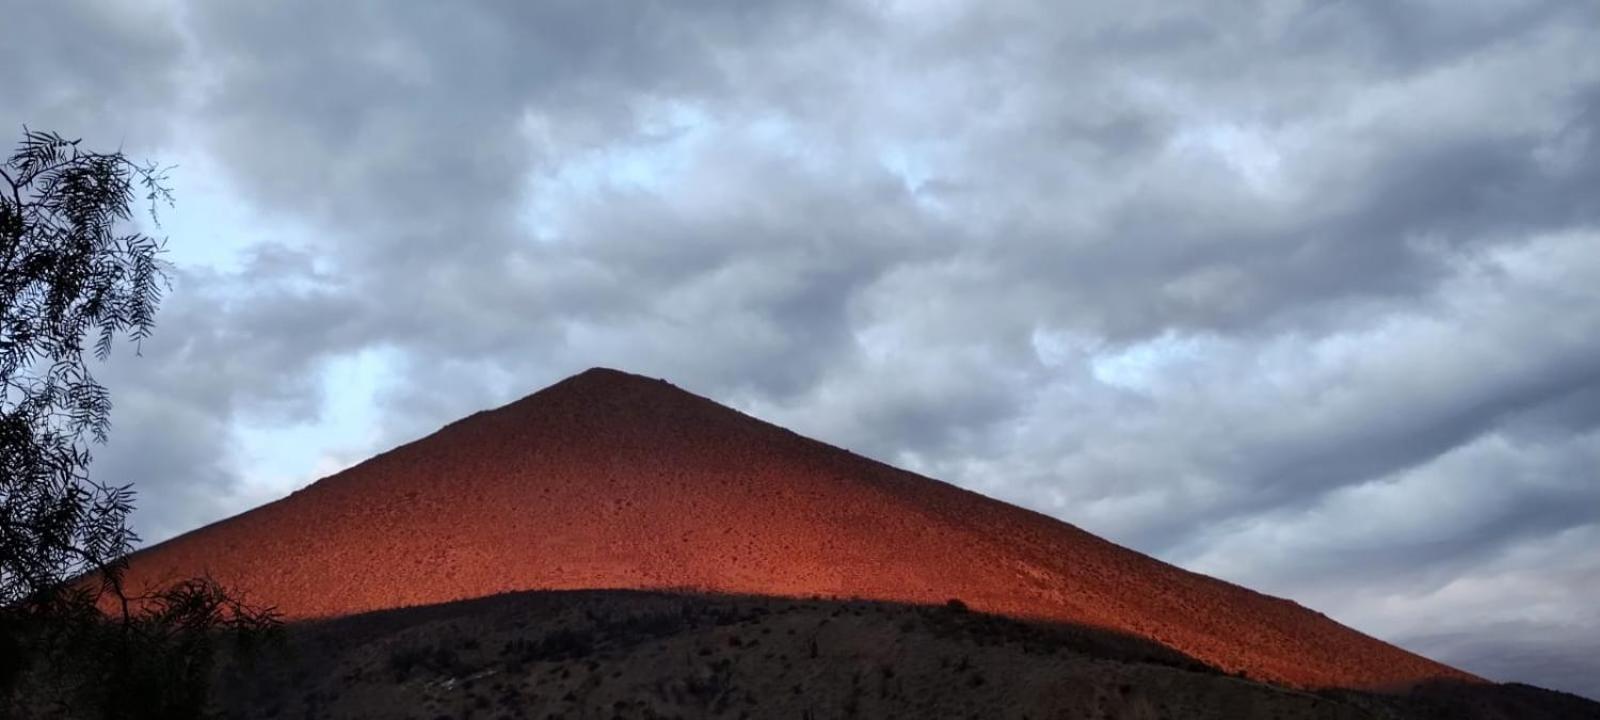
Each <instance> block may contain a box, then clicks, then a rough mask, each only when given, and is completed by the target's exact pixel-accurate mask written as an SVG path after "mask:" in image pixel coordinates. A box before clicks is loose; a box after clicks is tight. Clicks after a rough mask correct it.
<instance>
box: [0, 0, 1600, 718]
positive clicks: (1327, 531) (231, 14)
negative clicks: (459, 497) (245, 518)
mask: <svg viewBox="0 0 1600 720" xmlns="http://www.w3.org/2000/svg"><path fill="white" fill-rule="evenodd" d="M0 17H5V18H6V22H5V23H4V24H3V25H0V98H3V102H0V128H4V129H8V131H9V132H10V133H11V135H12V137H13V138H20V136H21V131H22V127H23V125H24V124H26V125H27V126H28V127H30V128H33V129H40V130H55V131H59V132H61V133H63V134H66V135H69V136H74V137H81V138H83V139H84V143H85V144H86V145H87V146H89V147H92V148H101V149H114V148H122V149H123V150H124V151H126V152H127V153H128V154H129V155H131V156H133V157H135V158H141V159H149V160H155V161H158V162H160V163H162V164H166V165H171V166H174V167H173V168H172V170H171V171H170V174H169V176H170V180H171V184H172V186H173V189H174V191H175V193H176V198H177V200H176V205H175V206H173V207H171V208H168V209H165V210H164V211H163V212H162V214H161V216H160V219H161V224H160V226H159V227H156V226H153V225H149V224H147V225H146V226H145V229H146V230H147V231H149V232H151V233H152V234H154V235H156V236H158V237H164V238H166V241H167V248H168V254H167V256H166V257H167V259H168V260H169V261H170V262H171V263H172V269H171V276H172V288H171V292H170V294H169V295H168V298H167V300H166V302H165V304H164V306H163V307H162V310H161V313H160V315H159V317H158V327H157V330H156V334H155V335H154V337H152V338H151V339H150V340H148V341H146V342H145V344H144V345H143V347H142V351H141V352H139V353H135V352H134V350H135V348H134V347H132V346H131V345H124V346H121V347H119V348H118V349H117V351H116V353H115V354H114V355H113V357H112V358H111V360H110V361H109V362H108V363H106V364H105V365H104V366H102V367H100V368H98V369H97V373H98V376H99V377H100V378H101V379H102V380H103V381H105V382H106V383H107V384H108V385H109V386H110V387H111V389H112V392H113V399H114V401H115V403H116V406H115V411H114V414H113V418H112V419H113V422H114V428H113V434H112V439H111V441H110V443H109V444H108V445H106V446H103V447H99V448H97V449H96V464H95V466H94V470H93V472H94V474H95V476H96V477H97V478H99V479H101V480H106V481H115V482H133V483H135V484H136V487H137V489H138V491H139V498H140V509H139V510H138V514H137V517H136V529H137V530H138V531H139V532H140V533H141V535H142V536H143V537H144V539H145V541H147V542H155V541H159V540H162V539H165V538H168V537H171V536H173V535H175V534H178V533H181V532H184V531H187V530H190V529H193V528H195V527H198V526H200V525H203V524H205V523H209V522H213V521H215V520H218V519H221V518H224V517H227V516H229V515H232V514H234V513H237V512H240V511H243V510H245V509H248V508H250V507H253V506H255V505H257V504H260V503H262V502H265V501H268V500H271V499H274V498H277V497H280V496H282V495H285V494H287V493H288V492H290V491H292V490H294V489H296V488H299V487H303V486H304V485H306V484H308V483H310V482H312V481H314V480H315V479H317V478H319V477H322V476H324V475H327V474H329V473H331V472H334V471H337V470H339V469H341V468H344V467H347V466H349V465H351V464H354V463H356V462H359V461H360V460H362V459H364V458H366V457H368V456H370V455H372V454H374V453H376V452H379V451H382V450H385V449H388V448H391V447H394V446H395V445H398V444H401V443H403V442H407V441H409V440H412V439H415V438H417V437H420V436H422V435H425V434H427V433H428V432H431V431H432V430H434V429H436V428H437V427H439V426H441V425H443V424H445V423H447V422H449V421H451V420H454V419H456V418H458V417H461V416H463V415H466V414H468V413H471V412H473V411H476V410H480V409H485V408H488V407H492V406H496V405H499V404H503V403H505V402H508V401H511V400H514V399H516V398H518V397H521V396H523V395H526V394H528V393H530V392H533V391H535V390H537V389H539V388H541V387H544V386H546V385H548V384H550V383H552V382H555V381H557V380H559V379H561V378H563V377H565V376H568V375H571V374H573V373H576V372H578V371H581V370H583V369H585V368H588V367H591V366H608V367H615V368H619V369H624V370H629V371H632V372H637V373H641V374H645V375H650V376H653V377H662V378H666V379H668V380H670V381H672V382H673V383H675V384H677V385H679V386H681V387H684V388H686V389H688V390H691V391H693V392H696V393H699V394H703V395H707V396H709V397H711V398H713V399H716V400H718V401H721V402H723V403H726V404H729V405H732V406H734V407H736V408H739V409H741V410H744V411H746V412H749V413H751V414H754V415H756V416H757V417H760V418H763V419H766V420H769V421H772V422H776V423H778V424H780V425H784V426H786V427H789V428H791V429H794V430H795V431H797V432H800V433H802V434H805V435H809V436H811V437H815V438H817V439H820V440H823V441H826V442H829V443H833V444H836V445H840V446H843V447H846V448H849V449H851V450H854V451H857V452H860V453H863V454H866V455H869V456H872V457H875V458H879V459H882V460H885V461H887V462H891V463H894V464H897V465H900V466H903V467H907V468H909V469H912V470H916V471H918V472H921V473H924V474H927V475H930V476H933V477H937V478H941V479H944V480H948V481H951V482H954V483H957V484H959V485H962V486H964V487H967V488H970V489H973V490H977V491H979V492H983V493H985V494H988V495H991V496H994V497H997V498H1000V499H1003V500H1006V501H1009V502H1012V503H1016V504H1018V505H1022V506H1024V507H1028V508H1032V509H1035V510H1038V511H1040V512H1044V513H1047V514H1050V515H1052V516H1055V517H1057V518H1060V519H1062V520H1065V521H1067V522H1070V523H1073V524H1075V525H1078V526H1080V527H1083V528H1085V529H1087V530H1090V531H1092V532H1095V533H1097V534H1099V535H1101V536H1103V537H1106V538H1108V539H1111V540H1113V541H1116V542H1118V543H1122V544H1124V545H1127V546H1130V547H1133V548H1135V549H1138V550H1140V551H1143V552H1146V553H1149V554H1151V555H1154V556H1156V557H1159V558H1162V559H1164V560H1167V561H1169V562H1173V563H1176V564H1178V565H1180V566H1183V567H1185V568H1189V569H1192V570H1196V571H1199V572H1204V573H1208V574H1212V575H1215V576H1218V577H1221V578H1224V579H1227V580H1230V581H1233V582H1237V583H1241V584H1244V585H1247V586H1249V587H1252V588H1255V589H1258V590H1261V591H1263V592H1268V593H1271V594H1275V595H1282V596H1287V597H1291V598H1293V599H1295V600H1297V601H1298V602H1300V603H1302V604H1304V605H1307V606H1310V607H1314V608H1317V609H1319V610H1322V611H1324V612H1326V613H1327V614H1328V615H1330V616H1332V617H1334V618H1335V619H1337V620H1339V621H1341V622H1344V623H1346V624H1348V625H1351V626H1353V627H1355V628H1357V629H1360V630H1362V631H1364V632H1367V633H1369V634H1372V635H1376V636H1378V637H1381V638H1383V639H1386V640H1389V641H1391V642H1395V643H1397V644H1400V645H1402V646H1404V647H1406V648H1409V649H1412V650H1415V651H1418V652H1421V653H1424V654H1427V655H1429V656H1432V657H1435V658H1437V659H1440V660H1442V661H1445V662H1447V663H1451V664H1454V665H1457V666H1459V667H1462V668H1465V669H1468V670H1471V671H1474V672H1477V673H1480V674H1483V675H1486V676H1488V677H1490V678H1493V679H1497V680H1518V681H1525V682H1532V683H1535V684H1538V685H1542V686H1546V687H1552V688H1557V689H1563V690H1568V691H1571V692H1577V693H1581V694H1585V695H1588V696H1590V697H1595V698H1600V652H1596V649H1597V648H1600V603H1597V602H1596V601H1595V600H1594V598H1596V597H1600V53H1596V52H1595V51H1594V48H1595V47H1596V46H1597V45H1600V5H1597V4H1595V3H1593V2H1590V1H1588V0H1568V1H1553V2H1539V1H1534V0H1528V1H1525V2H1509V1H1499V0H1427V1H1418V0H1343V1H1339V0H1306V1H1295V0H1283V1H1281V2H1267V1H1260V2H1246V1H1243V0H1241V1H1238V2H1220V1H1219V2H1184V3H1173V2H1165V1H1157V0H1124V1H1123V2H1118V3H1099V2H1093V3H1091V2H1056V1H1053V0H1051V1H1040V2H1021V1H1013V0H971V1H965V2H964V1H961V0H839V1H837V2H835V1H830V0H707V1H704V2H689V1H685V2H676V3H657V2H622V1H617V2H607V1H604V0H581V1H580V0H544V1H542V2H521V1H516V2H512V1H509V0H508V1H505V2H470V3H467V2H464V3H425V2H378V1H377V0H370V1H366V2H363V1H359V0H351V1H350V2H338V3H327V2H320V1H314V0H288V1H285V2H275V3H198V2H197V3H191V2H186V1H185V0H151V1H150V2H142V3H140V2H85V1H83V0H64V1H60V2H51V3H35V2H27V1H26V0H0ZM0 139H3V138H0Z"/></svg>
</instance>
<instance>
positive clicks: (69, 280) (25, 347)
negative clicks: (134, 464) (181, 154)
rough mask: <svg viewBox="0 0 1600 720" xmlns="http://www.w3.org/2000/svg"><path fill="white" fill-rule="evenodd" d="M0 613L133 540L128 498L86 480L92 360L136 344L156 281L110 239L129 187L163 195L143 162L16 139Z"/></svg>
mask: <svg viewBox="0 0 1600 720" xmlns="http://www.w3.org/2000/svg"><path fill="white" fill-rule="evenodd" d="M0 180H3V181H4V183H5V186H4V187H3V188H0V195H3V197H0V388H3V390H4V395H0V605H3V606H4V607H5V608H7V609H8V610H9V611H10V614H12V615H15V614H17V613H27V612H31V611H35V610H48V609H49V608H50V606H51V605H52V604H53V603H56V602H59V601H60V600H61V598H60V597H57V596H58V595H59V594H60V593H61V592H63V590H64V585H65V581H66V580H68V579H70V578H73V577H76V576H78V575H80V574H82V573H84V572H87V571H91V570H100V569H108V568H112V567H113V566H114V565H115V563H117V562H118V559H119V558H121V557H122V556H123V555H124V554H126V553H127V551H128V550H129V549H130V547H131V544H132V542H133V541H134V540H135V538H134V537H133V535H132V533H131V532H130V531H129V530H128V526H127V522H126V520H127V515H128V513H129V511H130V510H131V509H132V492H131V490H130V489H129V488H128V487H127V486H120V487H118V486H110V485H105V484H100V483H97V482H95V481H93V480H91V479H90V478H89V474H88V467H89V460H90V455H89V448H88V445H89V441H90V440H95V441H104V440H105V437H106V432H107V430H108V428H109V427H110V411H111V400H110V397H109V396H108V394H107V393H106V389H105V387H103V386H102V385H100V383H99V382H97V381H96V380H95V378H94V375H93V374H91V372H90V368H89V365H88V363H87V362H85V360H86V358H85V353H86V352H88V350H86V348H85V344H86V343H89V342H92V343H93V350H92V352H93V353H94V355H95V356H97V357H99V358H100V359H104V358H105V357H106V356H107V355H109V354H110V352H111V349H112V343H113V341H114V340H115V338H116V337H117V336H118V335H119V334H126V335H128V336H129V337H131V338H132V339H133V340H134V341H135V342H137V341H140V340H143V339H144V338H145V337H146V336H148V335H149V333H150V329H151V326H152V323H153V318H154V315H155V310H156V306H157V305H158V304H159V303H160V301H161V290H162V289H163V287H164V282H165V278H164V276H163V274H162V267H161V263H160V260H159V255H160V252H161V247H160V245H159V244H158V243H157V242H156V241H155V240H153V239H151V238H150V237H148V236H145V235H143V234H140V233H137V232H133V233H123V232H119V230H120V229H121V228H122V226H124V225H126V224H127V221H128V220H130V219H131V213H130V206H131V204H132V202H133V198H134V193H135V191H136V188H137V189H139V190H142V192H143V193H144V194H145V196H146V198H147V199H149V200H150V201H151V202H152V206H151V212H152V214H153V213H154V204H153V203H155V202H156V201H158V200H164V199H167V198H168V197H169V193H168V191H167V189H166V188H165V187H164V186H163V185H162V184H161V181H162V177H161V175H160V173H159V172H158V171H157V170H156V168H154V167H153V166H140V165H136V164H134V163H133V162H131V161H129V160H128V159H127V158H125V157H123V156H122V154H121V153H111V154H106V153H96V152H86V151H83V150H81V149H79V147H78V143H77V141H69V140H65V139H63V138H61V137H60V136H57V135H54V134H51V133H41V132H31V131H29V132H25V135H24V138H23V141H22V144H21V145H20V146H19V147H18V148H17V150H16V152H15V153H14V154H13V155H12V156H11V158H10V159H9V160H7V161H6V162H5V164H4V165H0Z"/></svg>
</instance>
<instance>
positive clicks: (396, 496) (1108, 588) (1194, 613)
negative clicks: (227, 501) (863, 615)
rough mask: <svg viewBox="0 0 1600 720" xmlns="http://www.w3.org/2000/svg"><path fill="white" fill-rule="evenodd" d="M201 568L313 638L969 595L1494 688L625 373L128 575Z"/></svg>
mask: <svg viewBox="0 0 1600 720" xmlns="http://www.w3.org/2000/svg"><path fill="white" fill-rule="evenodd" d="M198 573H209V574H211V575H212V576H213V577H215V578H216V579H218V580H219V581H221V582H223V583H225V584H227V585H229V586H232V587H234V588H236V589H239V590H242V591H244V592H245V593H246V594H247V595H248V596H249V597H250V598H252V599H253V600H255V601H258V602H263V603H269V604H274V605H277V606H278V607H279V608H280V609H281V610H283V611H284V612H285V613H286V614H287V615H288V617H289V618H290V619H291V620H311V619H330V618H340V617H345V616H351V615H355V614H359V613H369V612H373V611H388V610H394V609H398V608H407V607H413V606H423V605H435V604H441V603H452V602H456V601H463V600H472V599H475V598H484V597H488V596H494V595H499V594H502V593H511V592H517V591H530V590H539V591H550V590H596V589H608V590H628V591H676V592H679V593H683V594H687V595H686V596H704V595H721V594H732V595H739V596H753V597H764V598H811V597H819V598H841V599H861V600H868V601H881V602H885V603H898V604H909V605H933V606H943V605H945V604H946V603H947V601H949V600H952V599H956V600H958V601H959V604H960V605H961V606H963V607H967V608H970V609H971V610H973V611H975V612H979V613H986V614H993V615H998V616H1005V617H1009V618H1013V619H1019V620H1028V621H1033V622H1037V623H1045V624H1050V625H1055V626H1070V627H1074V628H1080V629H1083V630H1084V631H1094V632H1105V633H1110V634H1112V635H1114V636H1117V637H1129V638H1135V639H1139V640H1140V642H1148V643H1151V644H1153V645H1155V646H1159V647H1162V648H1166V649H1168V650H1170V651H1171V652H1174V653H1176V654H1177V655H1178V656H1181V657H1183V658H1186V659H1187V660H1186V661H1188V660H1192V661H1194V662H1195V663H1196V664H1197V665H1203V666H1205V667H1208V668H1212V669H1214V670H1215V671H1216V672H1218V673H1222V674H1224V675H1233V676H1236V677H1244V678H1249V679H1252V680H1260V681H1267V682H1270V683H1274V684H1277V685H1280V686H1282V687H1284V688H1298V689H1351V690H1387V691H1398V690H1404V689H1407V688H1413V687H1418V686H1419V685H1423V684H1428V685H1430V686H1431V685H1437V684H1439V683H1444V684H1446V685H1449V686H1457V685H1472V684H1481V683H1483V681H1482V680H1480V679H1479V678H1476V677H1474V676H1472V675H1470V674H1468V673H1465V672H1462V671H1460V670H1456V669H1454V668H1451V667H1448V666H1446V665H1443V664H1440V663H1437V662H1434V661H1432V660H1429V659H1426V658H1423V657H1420V656H1417V655H1415V654H1412V653H1409V652H1407V651H1404V650H1402V649H1400V648H1397V647H1394V646H1392V645H1389V644H1387V643H1384V642H1381V641H1379V640H1376V639H1374V638H1371V637H1368V636H1366V635H1363V634H1361V633H1359V632H1356V631H1355V630H1352V629H1350V628H1347V627H1345V626H1343V625H1340V624H1338V623H1336V622H1334V621H1332V620H1330V619H1328V618H1327V617H1325V616H1323V615H1321V614H1320V613H1317V612H1314V611H1312V610H1308V609H1306V608H1304V607H1301V606H1300V605H1298V604H1296V603H1294V602H1291V601H1289V600H1284V599H1280V598H1274V597H1270V596H1267V595H1263V594H1260V593H1257V592H1254V591H1251V590H1249V589H1246V588H1243V587H1239V586H1236V585H1232V584H1229V583H1226V582H1222V581H1220V580H1216V579H1214V578H1210V577H1207V576H1204V575H1199V574H1196V573H1191V572H1188V571H1185V570H1182V569H1179V568H1176V567H1173V566H1171V565H1168V564H1166V563H1163V562H1160V561H1158V560H1155V559H1153V558H1151V557H1148V556H1146V555H1143V554H1140V553H1137V552H1134V551H1132V550H1129V549H1126V548H1123V547H1120V546H1118V545H1115V544H1113V543H1110V542H1107V541H1105V540H1102V539H1100V538H1098V537H1095V536H1094V535H1091V534H1089V533H1086V532H1084V531H1082V530H1079V529H1078V528H1075V527H1073V526H1071V525H1069V524H1066V523H1063V522H1060V521H1058V520H1055V519H1053V518H1050V517H1047V516H1044V515H1041V514H1038V513H1034V512H1031V511H1028V510H1024V509H1021V508H1017V507H1014V506H1011V505H1007V504H1005V503H1001V502H998V501H995V500H993V499H990V498H986V497H984V496H981V495H978V494H975V493H972V492H968V491H966V490H962V489H960V488H957V487H955V486H952V485H949V484H946V483H943V482H940V481H937V480H932V479H929V478H925V477H921V476H918V475H915V474H912V473H909V472H905V471H902V470H898V469H896V468H893V467H890V466H888V465H884V464H882V463H879V462H876V461H873V460H870V459H867V458H864V457H861V456H858V455H855V454H852V453H850V452H848V451H845V450H841V449H839V448H835V447H832V446H829V445H826V444H823V443H820V442H816V441H813V440H810V439H807V438H804V437H801V436H799V435H796V434H794V433H792V432H789V431H787V430H784V429H783V428H780V427H777V426H774V425H771V424H768V423H765V422H762V421H760V420H757V419H755V418H752V417H749V416H747V415H744V414H742V413H739V412H737V411H735V410H732V409H730V408H727V407H724V406H721V405H718V404H717V403H714V402H712V401H710V400H707V399H705V398H702V397H699V396H696V395H693V394H691V393H688V392H685V391H683V390H680V389H678V388H676V387H674V386H672V385H670V384H668V383H665V382H662V381H659V380H653V379H648V378H643V377H639V376H636V375H630V374H627V373H622V372H618V371H614V370H605V369H594V370H589V371H587V372H584V373H582V374H579V375H576V376H574V377H571V378H568V379H566V380H564V381H562V382H560V383H557V384H555V385H553V386H551V387H549V388H546V389H544V390H541V391H539V392H537V393H535V394H533V395H530V396H528V397H526V398H523V399H522V400H519V401H517V402H514V403H512V404H510V405H507V406H505V407H501V408H499V409H496V410H492V411H488V412H482V413H477V414H475V415H472V416H470V417H468V418H466V419H463V420H461V421H458V422H456V423H453V424H451V425H449V426H446V427H445V428H443V429H441V430H439V431H438V432H436V433H434V434H432V435H430V436H428V437H426V438H423V439H421V440H418V441H416V442H413V443H411V444H408V445H405V446H402V447H399V448H397V449H394V450H392V451H389V452H386V453H383V454H381V455H378V456H377V457H374V458H372V459H370V460H368V461H366V462H364V463H362V464H360V465H357V466H355V467H353V468H350V469H349V470H346V471H344V472H341V473H338V474H336V475H334V476H331V477H328V478H325V479H323V480H321V481H319V482H317V483H315V484H313V485H311V486H310V487H308V488H306V489H304V490H302V491H299V492H296V493H294V494H293V495H291V496H289V497H287V498H284V499H282V500H279V501H277V502H273V503H270V504H268V505H265V506H263V507H260V508H257V509H255V510H251V511H249V512H246V513H244V514H242V515H239V516H236V517H233V518H230V519H228V520H224V521H222V522H219V523H216V524H214V525H211V526H208V527H205V528H202V529H200V530H196V531H194V532H191V533H188V534H186V535H183V536H180V537H178V538H175V539H173V540H170V541H168V542H165V543H162V544H160V545H157V546H154V547H151V548H149V549H146V550H144V551H141V552H139V553H137V554H136V555H134V556H133V558H132V560H131V566H130V570H129V575H128V578H129V581H130V586H131V587H135V588H137V587H140V586H141V585H153V584H158V583H160V582H162V581H164V580H168V579H173V578H178V577H184V576H191V575H195V574H198ZM752 602H753V601H752ZM452 607H454V606H452ZM906 612H910V611H909V610H907V611H906ZM319 627H320V625H319ZM885 630H886V628H885ZM489 716H491V717H492V715H489ZM1151 717H1159V715H1152V716H1151Z"/></svg>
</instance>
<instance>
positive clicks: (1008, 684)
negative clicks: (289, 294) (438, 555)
mask: <svg viewBox="0 0 1600 720" xmlns="http://www.w3.org/2000/svg"><path fill="white" fill-rule="evenodd" d="M287 633H288V638H287V642H286V643H285V645H284V646H283V648H281V649H278V650H274V651H271V653H270V654H269V655H268V657H269V658H271V660H270V661H268V662H264V663H262V664H260V665H258V666H257V670H255V671H250V672H245V671H242V670H238V669H235V668H233V667H232V666H226V667H225V669H224V672H225V674H226V677H228V678H231V679H230V680H227V681H224V682H219V683H218V684H217V689H218V692H219V695H218V702H219V706H220V707H221V708H223V709H224V710H225V711H226V712H227V713H228V714H229V715H230V716H237V717H260V718H296V719H298V718H313V717H314V718H339V717H401V718H406V717H409V718H420V719H423V720H437V719H443V718H447V719H449V720H468V719H494V718H555V717H559V718H706V717H722V718H765V717H778V718H817V719H822V718H880V717H915V718H925V717H940V718H943V717H957V718H967V717H979V718H988V717H1008V718H1022V717H1030V718H1057V717H1065V718H1095V719H1097V720H1103V719H1120V718H1128V719H1132V718H1141V719H1148V720H1160V719H1161V718H1168V719H1174V720H1175V719H1178V718H1184V719H1187V718H1282V719H1284V720H1292V719H1293V718H1429V719H1431V718H1440V719H1443V718H1452V719H1454V718H1463V719H1472V718H1483V719H1487V718H1495V719H1498V718H1506V719H1508V720H1509V719H1510V718H1517V719H1519V720H1520V719H1523V718H1596V717H1600V715H1597V714H1596V713H1597V712H1600V705H1596V704H1594V703H1590V702H1587V701H1584V700H1582V699H1579V698H1574V697H1571V696H1562V695H1561V694H1559V693H1550V692H1546V691H1541V690H1537V689H1533V688H1521V687H1516V686H1469V685H1461V684H1440V685H1438V686H1428V687H1423V688H1418V689H1416V690H1414V691H1412V692H1409V693H1406V692H1402V693H1399V694H1383V693H1365V692H1357V691H1346V690H1339V691H1307V690H1297V689H1292V688H1283V687H1277V686H1273V685H1269V684H1265V683H1260V682H1255V681H1251V680H1248V679H1242V678H1238V677H1235V676H1233V675H1230V674H1228V673H1225V672H1222V671H1220V670H1218V669H1215V668H1212V667H1210V666H1208V665H1206V664H1204V663H1201V662H1198V661H1196V660H1194V659H1193V658H1190V657H1188V656H1185V655H1183V654H1181V653H1178V652H1175V651H1173V650H1171V649H1170V648H1167V647H1165V646H1162V645H1160V644H1158V643H1155V642H1152V641H1149V640H1146V639H1142V638H1138V637H1135V636H1131V635H1125V634H1122V633H1117V632H1113V631H1107V630H1100V629H1096V628H1091V627H1085V626H1078V625H1062V624H1041V623H1030V622H1022V621H1018V620H1013V619H1009V618H1004V617H998V616H993V615H988V614H985V613H981V612H976V611H972V610H971V609H968V608H965V607H962V606H957V605H951V604H945V605H939V606H920V605H906V604H898V603H888V602H876V601H862V600H850V599H824V598H812V599H792V598H772V597H742V596H718V595H698V594H678V593H658V592H634V591H622V590H614V591H572V592H526V593H516V594H509V595H502V596H496V597H490V598H482V599H477V600H468V601H462V602H456V603H450V604H445V605H434V606H426V607H417V608H408V609H401V610H392V611H384V612H377V613H370V614H366V615H358V616H352V617H346V618H339V619H333V620H323V621H315V622H307V623H299V624H296V625H291V626H289V627H288V628H287ZM225 665H226V664H225Z"/></svg>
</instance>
